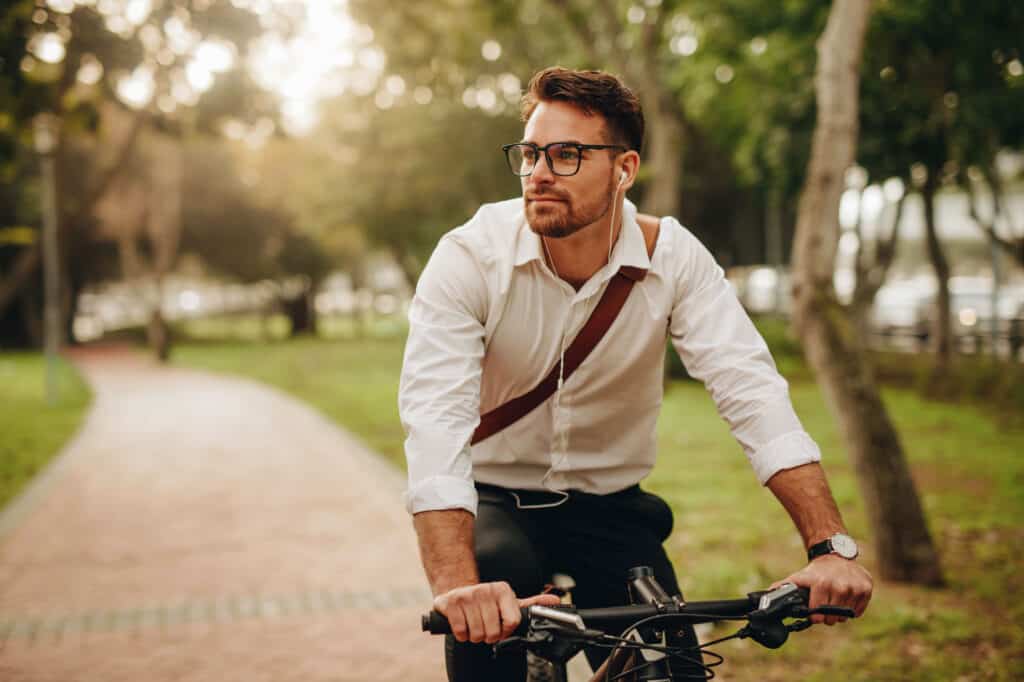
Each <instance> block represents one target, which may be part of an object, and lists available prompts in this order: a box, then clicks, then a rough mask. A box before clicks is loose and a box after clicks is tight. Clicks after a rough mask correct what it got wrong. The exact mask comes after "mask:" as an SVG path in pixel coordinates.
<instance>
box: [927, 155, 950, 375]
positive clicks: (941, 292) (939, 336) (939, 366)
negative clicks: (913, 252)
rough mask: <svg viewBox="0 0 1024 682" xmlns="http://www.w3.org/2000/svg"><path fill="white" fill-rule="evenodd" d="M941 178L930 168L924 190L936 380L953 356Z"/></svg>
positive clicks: (932, 342)
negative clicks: (938, 205)
mask: <svg viewBox="0 0 1024 682" xmlns="http://www.w3.org/2000/svg"><path fill="white" fill-rule="evenodd" d="M937 188H938V178H937V177H936V172H935V171H934V170H933V169H928V179H927V180H926V181H925V184H924V187H923V188H922V189H921V198H922V199H923V200H924V224H925V233H926V235H927V240H926V243H927V245H928V259H929V260H930V261H931V263H932V269H933V270H934V271H935V285H936V296H935V316H934V318H933V319H932V325H931V345H932V349H933V350H934V351H935V375H934V378H935V379H941V378H943V377H945V376H946V375H948V373H949V365H950V362H951V361H952V358H953V320H952V318H951V316H950V297H949V275H950V268H949V261H948V260H947V259H946V254H945V252H944V251H943V250H942V244H941V243H940V242H939V234H938V230H937V227H936V224H935V192H936V189H937Z"/></svg>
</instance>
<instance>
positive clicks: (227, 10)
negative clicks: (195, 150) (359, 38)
mask: <svg viewBox="0 0 1024 682" xmlns="http://www.w3.org/2000/svg"><path fill="white" fill-rule="evenodd" d="M54 7H57V6H55V5H54V6H47V7H45V8H44V7H37V6H35V5H34V4H33V3H32V2H18V3H15V4H13V5H9V6H6V7H5V8H4V9H3V10H0V35H2V36H3V37H4V38H5V42H4V45H5V47H6V46H7V45H8V43H7V41H6V38H8V37H10V38H11V39H12V41H11V43H10V44H11V45H12V46H13V49H11V50H9V51H7V52H5V55H4V57H3V60H2V63H0V67H2V73H3V77H2V78H0V105H3V107H4V108H3V112H2V113H3V114H4V115H5V116H7V118H8V120H9V122H10V124H11V127H12V128H13V129H14V131H15V133H14V135H13V136H12V138H13V139H14V144H15V145H17V144H21V143H24V142H25V141H27V140H28V138H29V137H30V135H29V132H28V130H29V127H30V122H31V120H32V117H33V116H34V115H35V114H36V113H38V112H39V111H51V112H55V113H56V114H57V115H58V118H59V120H60V121H62V123H63V134H62V135H61V144H60V146H59V147H58V149H57V151H56V153H55V154H56V158H57V161H58V167H59V169H60V173H59V176H60V177H61V178H62V182H61V183H60V184H59V189H60V190H62V191H60V192H59V196H60V211H59V223H60V230H59V232H60V241H61V243H62V245H63V247H64V248H63V249H62V251H63V259H62V269H63V276H62V277H61V279H62V281H63V282H64V283H65V286H70V289H69V290H68V291H66V295H65V299H66V300H67V301H69V302H72V303H73V302H74V300H75V299H76V296H75V294H76V292H77V290H78V288H79V287H80V286H81V285H83V284H84V283H85V277H86V276H87V275H88V273H89V270H90V268H89V264H88V263H87V262H83V259H82V258H81V257H78V258H75V259H73V260H72V259H69V258H68V255H69V254H70V253H71V252H72V251H74V252H75V253H76V255H78V256H81V255H83V254H88V253H90V252H91V250H90V249H87V248H86V247H85V241H87V240H88V232H89V229H90V226H91V225H92V224H93V223H94V217H93V213H94V210H95V209H96V208H97V207H98V206H100V202H101V200H102V199H103V198H104V196H105V195H107V193H108V191H109V190H111V188H112V187H115V186H116V187H118V188H120V190H122V191H128V192H129V195H130V196H133V197H135V198H136V199H139V198H143V200H144V202H145V203H146V206H144V207H143V208H144V209H145V213H144V214H143V213H139V212H138V211H136V213H135V214H134V216H131V215H129V214H130V212H126V211H118V210H114V211H113V212H111V211H110V210H109V209H110V206H109V203H110V202H108V206H107V208H106V209H103V208H102V207H101V213H105V216H104V217H103V218H102V220H104V221H106V222H108V223H109V222H110V221H111V220H112V219H113V220H115V222H116V221H117V217H118V216H120V217H121V218H123V220H121V221H120V222H121V228H119V229H118V230H115V231H116V232H118V234H119V235H120V239H119V240H118V243H119V244H121V246H122V247H129V246H131V240H130V239H129V238H130V237H131V238H132V239H135V240H136V241H137V239H138V237H139V235H140V234H141V230H142V228H143V227H144V225H143V224H142V223H141V222H139V221H138V220H133V218H135V219H137V218H141V217H145V218H146V221H145V222H146V223H147V224H148V228H149V229H150V232H151V233H152V232H153V231H154V230H157V231H162V232H165V233H166V238H164V239H161V240H160V243H161V244H163V245H164V246H166V247H169V248H168V249H165V250H164V253H163V254H162V255H161V256H160V257H159V258H158V259H157V261H156V263H155V265H156V266H157V267H158V274H160V273H162V272H165V271H166V269H168V268H169V267H170V266H171V265H172V264H173V261H174V257H175V252H176V244H177V237H176V234H177V233H178V231H179V225H180V220H178V219H177V218H176V217H175V213H176V208H175V196H177V195H176V194H175V192H176V190H175V187H177V186H178V185H180V177H178V178H176V177H174V175H175V173H174V172H173V169H174V168H175V167H179V168H180V164H175V163H174V159H173V158H168V159H167V161H168V163H166V164H156V166H151V167H149V169H148V170H150V171H152V172H148V173H144V174H142V175H136V176H130V175H126V174H125V173H124V169H125V167H126V166H127V165H128V164H129V162H130V159H131V157H132V155H133V152H134V150H135V147H136V143H137V142H138V140H139V139H140V137H143V136H146V137H148V138H149V139H150V140H151V144H150V145H149V146H150V147H152V146H153V145H154V144H157V142H152V141H153V140H159V139H164V140H166V139H168V137H167V136H168V135H171V136H174V137H180V136H181V135H182V134H184V133H185V132H187V131H193V130H203V129H207V130H208V129H209V128H210V126H211V125H215V123H216V120H215V119H216V117H217V115H219V114H220V113H221V112H222V110H223V108H224V104H225V99H226V98H225V97H223V96H221V97H217V96H206V95H204V94H203V90H204V89H205V88H207V87H208V86H209V85H210V84H211V83H212V82H213V80H212V76H210V74H209V73H207V74H206V75H207V76H210V78H209V79H207V80H206V82H205V83H204V82H203V80H204V79H203V78H201V77H200V78H199V79H198V80H196V81H195V82H196V83H198V85H194V86H193V85H189V84H188V83H186V82H185V80H183V79H185V75H184V74H185V72H184V64H185V62H186V61H188V60H190V59H193V58H194V56H195V55H196V54H197V52H198V50H199V49H200V48H205V49H206V50H207V52H209V50H210V49H211V48H210V46H213V47H212V49H214V50H220V54H221V55H230V54H231V53H232V52H234V51H237V50H238V48H237V47H235V46H236V45H242V44H244V43H245V42H246V41H247V40H248V38H250V37H251V36H253V35H254V34H255V33H256V31H258V30H259V25H258V21H257V19H256V17H255V16H254V15H253V14H251V13H250V12H247V11H242V10H238V9H236V8H235V7H233V6H232V5H231V4H230V3H227V2H218V3H213V4H209V3H207V4H206V5H205V7H204V8H203V9H198V10H197V9H195V8H192V9H190V8H189V7H188V3H184V2H166V3H161V4H159V5H157V6H155V7H154V8H153V9H152V10H151V11H149V12H148V14H147V15H146V16H140V15H129V14H127V13H126V10H125V8H124V7H122V6H120V5H118V6H114V5H109V4H108V5H103V4H101V5H99V6H95V7H87V6H84V4H79V5H72V6H71V7H70V8H69V9H67V10H64V9H62V6H61V7H57V9H54ZM200 76H202V74H200ZM222 80H227V81H228V82H229V83H232V84H233V85H234V87H233V88H231V92H232V93H233V94H235V95H236V96H238V95H239V93H240V92H241V93H245V92H248V91H251V86H247V85H245V83H244V81H245V77H244V76H240V75H239V72H238V71H236V72H235V74H234V75H233V76H232V75H228V76H226V77H225V78H223V79H222ZM239 81H242V82H243V84H242V87H241V89H240V88H239ZM126 83H127V86H126ZM247 87H248V90H246V88H247ZM212 92H213V93H218V89H217V88H214V89H213V91H212ZM218 94H219V93H218ZM228 99H230V98H228ZM125 102H127V104H128V105H129V106H130V107H134V108H135V111H134V113H132V114H131V116H129V117H128V119H127V122H126V121H125V117H124V116H123V115H115V114H114V113H113V111H112V109H111V105H118V106H121V107H124V103H125ZM235 103H236V105H237V104H238V100H236V101H235ZM196 105H199V106H198V107H197V106H196ZM104 107H105V108H106V110H107V112H108V113H107V115H105V116H101V115H100V113H99V112H100V111H101V110H102V109H104ZM253 111H254V113H257V114H258V112H256V111H255V109H253ZM111 120H117V121H118V126H119V128H120V131H119V132H120V133H121V134H119V135H110V134H109V132H108V133H104V131H103V129H102V125H103V123H104V122H108V123H109V121H111ZM158 130H159V131H161V132H157V131H158ZM144 131H148V132H146V133H145V134H144ZM89 133H95V134H97V135H103V134H106V137H107V141H109V140H110V139H112V138H113V139H115V140H116V143H117V144H116V145H115V146H114V147H113V149H114V151H113V153H110V154H107V155H102V157H103V161H105V162H106V163H101V164H95V163H90V165H91V166H92V170H93V172H92V173H89V174H82V173H81V171H80V166H79V167H75V168H69V165H70V163H71V161H70V160H71V159H75V160H76V163H78V164H80V163H81V162H82V155H81V154H80V152H79V150H76V149H75V147H76V145H77V146H79V147H81V146H82V139H83V138H88V137H89ZM161 135H162V137H161ZM0 138H2V135H0ZM2 141H3V140H2V139H0V142H2ZM86 144H87V140H86ZM171 147H172V145H170V144H165V145H164V151H163V152H162V153H163V155H164V156H167V155H168V154H170V155H171V156H173V149H172V148H171ZM2 148H3V145H2V144H0V149H2ZM104 148H106V147H105V146H104V145H99V146H98V149H104ZM87 156H89V155H87ZM97 156H100V155H98V154H95V153H94V154H92V155H91V157H97ZM21 158H27V160H28V161H31V157H21ZM3 162H4V159H3V158H0V165H3ZM157 166H159V168H160V169H162V170H158V169H157ZM135 167H136V168H139V167H140V166H139V164H138V163H136V164H135ZM179 175H180V174H179ZM144 178H145V179H147V180H149V181H152V182H151V185H153V186H152V187H151V188H150V189H149V190H146V189H143V188H140V187H139V186H138V185H139V183H140V182H141V181H142V180H143V179H144ZM129 203H130V202H129ZM136 208H137V209H138V208H139V207H138V206H136ZM129 227H132V228H134V232H132V231H131V229H129ZM133 252H135V253H137V252H138V249H137V248H122V249H120V253H121V254H122V255H127V254H131V253H133ZM8 257H9V258H10V259H11V267H10V270H9V274H8V275H7V276H6V277H4V278H3V279H2V280H0V316H2V315H3V314H4V309H5V308H6V307H7V306H8V305H10V304H11V303H12V302H13V301H14V300H16V299H17V298H18V297H19V296H21V297H22V298H24V297H28V298H32V293H31V292H30V291H28V290H27V287H28V288H31V287H32V286H34V285H35V282H36V280H37V278H36V271H37V269H38V265H39V247H38V244H37V243H35V242H34V241H33V242H31V243H29V244H27V245H26V246H25V247H24V248H21V249H19V250H18V251H17V252H16V253H15V254H13V255H10V256H8ZM138 262H139V261H138V259H136V260H135V263H136V264H138ZM123 269H126V270H133V269H135V268H134V265H132V264H130V263H129V264H125V267H124V268H123ZM67 308H68V309H67V310H66V312H65V316H66V318H68V319H70V318H71V316H72V315H73V312H72V311H71V308H70V306H67ZM23 309H25V310H26V311H27V312H31V310H30V308H25V307H24V306H23ZM29 323H30V321H29Z"/></svg>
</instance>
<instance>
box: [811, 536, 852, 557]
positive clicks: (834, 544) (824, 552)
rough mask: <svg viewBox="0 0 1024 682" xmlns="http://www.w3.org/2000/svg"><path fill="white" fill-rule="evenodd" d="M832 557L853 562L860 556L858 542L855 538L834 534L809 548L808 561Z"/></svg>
mask: <svg viewBox="0 0 1024 682" xmlns="http://www.w3.org/2000/svg"><path fill="white" fill-rule="evenodd" d="M830 555H834V556H837V557H840V558H842V559H846V560H849V561H852V560H853V559H856V558H857V557H858V556H859V555H860V548H859V547H857V542H856V541H855V540H854V539H853V538H851V537H850V536H849V535H847V534H846V533H841V532H840V533H833V534H832V535H829V536H828V537H826V538H824V539H822V540H820V541H818V542H815V543H813V544H811V546H810V547H808V548H807V560H808V561H814V560H815V559H818V558H820V557H823V556H830Z"/></svg>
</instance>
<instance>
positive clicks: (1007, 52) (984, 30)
mask: <svg viewBox="0 0 1024 682" xmlns="http://www.w3.org/2000/svg"><path fill="white" fill-rule="evenodd" d="M1021 22H1024V8H1022V7H1021V6H1020V4H1019V3H1006V2H1002V1H1001V0H978V1H977V2H971V3H966V2H954V3H939V2H934V0H907V1H905V2H899V3H893V2H887V3H880V6H879V9H878V12H876V15H875V18H874V21H873V22H872V25H871V32H870V37H869V42H870V43H871V45H872V46H873V49H872V50H870V51H869V52H868V53H867V55H866V56H865V60H864V65H863V69H862V78H863V83H864V88H863V89H864V93H863V94H864V98H865V102H866V103H867V104H866V106H865V107H863V108H862V110H861V128H862V130H863V131H864V141H863V143H862V146H861V155H860V158H861V163H862V164H863V165H865V166H866V167H868V169H869V170H870V171H871V173H872V175H876V174H878V173H883V175H881V177H886V176H887V175H898V176H901V177H908V176H909V177H912V178H913V179H914V180H915V183H914V187H915V189H916V191H918V192H919V193H920V194H921V197H922V199H923V202H924V210H925V227H926V245H927V250H928V254H929V258H930V260H931V263H932V267H933V270H934V272H935V276H936V280H937V306H936V307H937V311H938V315H937V317H936V320H935V325H934V327H933V332H932V337H933V343H932V345H933V347H934V349H935V351H936V370H937V374H938V375H941V374H942V373H944V371H945V369H946V368H947V367H948V365H949V363H950V362H951V358H952V354H953V351H954V348H953V339H952V320H951V315H950V293H949V286H948V280H949V277H950V275H951V274H952V267H951V265H950V261H949V257H948V256H947V254H946V252H945V249H944V248H943V245H942V243H941V241H940V239H939V235H938V225H937V220H938V218H937V216H936V211H935V198H936V195H937V193H938V192H939V191H941V190H942V189H943V188H944V187H949V188H952V187H955V186H956V185H957V184H959V185H960V186H961V187H962V188H963V189H965V190H967V191H968V193H969V194H971V198H972V202H971V204H972V206H973V207H974V209H975V211H977V210H978V209H977V202H976V201H974V199H976V193H975V192H974V187H975V185H978V184H981V185H984V184H986V183H985V178H988V183H987V184H988V186H989V188H990V191H991V193H992V195H993V197H994V198H995V202H996V207H997V210H996V212H995V213H997V214H999V213H1005V211H999V210H998V207H1000V206H1002V205H1003V204H1002V201H1001V194H1002V187H1001V186H1000V183H999V177H998V174H997V173H995V172H994V164H995V159H996V155H997V154H998V153H999V152H1000V151H1001V150H1002V149H1003V148H1004V147H1008V146H1010V147H1018V148H1019V147H1020V146H1021V145H1024V124H1022V123H1021V119H1020V116H1018V115H1017V114H1016V112H1017V111H1019V110H1020V108H1021V107H1022V106H1024V78H1022V77H1020V75H1018V76H1013V67H1012V66H1011V65H1012V64H1013V63H1014V60H1016V64H1017V65H1018V67H1019V65H1020V58H1021V45H1020V31H1019V30H1018V27H1019V26H1020V25H1021ZM911 167H916V169H917V170H916V172H915V173H913V174H910V169H911ZM969 167H974V168H975V173H973V175H974V176H975V178H974V180H973V181H972V180H970V174H968V173H967V170H968V168H969ZM979 217H980V213H979ZM980 224H981V225H982V227H983V228H984V226H985V223H984V221H981V222H980ZM989 234H990V235H993V236H994V235H995V232H994V231H991V230H990V231H989ZM1007 236H1008V237H1010V233H1007ZM1002 241H1003V243H1004V245H1005V246H1004V248H1007V250H1008V251H1010V252H1012V251H1013V249H1014V247H1013V239H1012V237H1011V238H1009V239H1006V240H1002Z"/></svg>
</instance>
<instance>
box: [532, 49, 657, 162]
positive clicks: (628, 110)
mask: <svg viewBox="0 0 1024 682" xmlns="http://www.w3.org/2000/svg"><path fill="white" fill-rule="evenodd" d="M545 101H546V102H566V103H568V104H572V105H574V106H576V107H579V108H580V109H582V110H583V111H585V112H586V113H587V114H595V113H596V114H600V115H601V116H602V117H603V118H604V120H605V123H606V125H607V127H608V133H609V134H610V136H611V142H613V143H615V144H621V145H624V146H626V147H628V148H629V149H635V150H636V151H637V152H639V151H640V147H641V145H642V144H643V140H644V112H643V110H642V109H641V108H640V100H639V99H637V96H636V95H635V94H633V91H632V90H630V89H629V88H627V87H626V86H625V84H623V82H622V81H620V80H619V79H618V78H617V77H616V76H614V75H612V74H610V73H607V72H605V71H574V70H572V69H564V68H562V67H560V66H552V67H549V68H547V69H544V70H543V71H539V72H538V73H537V74H535V75H534V77H533V78H531V79H530V84H529V85H528V86H527V88H526V92H525V93H524V94H523V99H522V102H521V114H522V119H523V122H526V121H527V120H529V118H530V115H531V114H533V110H534V109H536V108H537V105H538V104H539V103H540V102H545Z"/></svg>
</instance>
